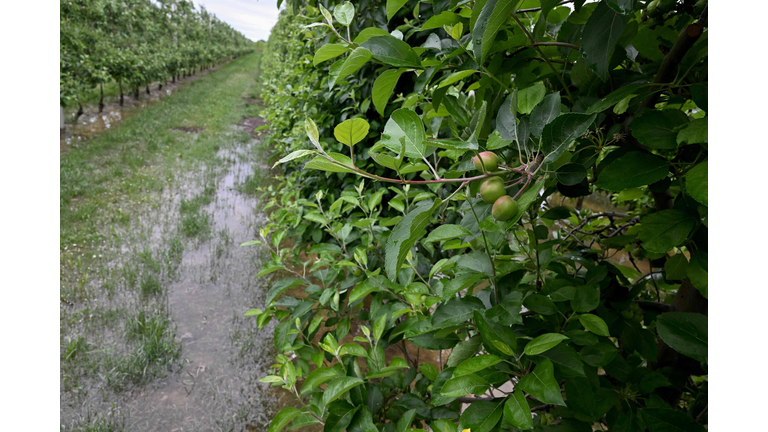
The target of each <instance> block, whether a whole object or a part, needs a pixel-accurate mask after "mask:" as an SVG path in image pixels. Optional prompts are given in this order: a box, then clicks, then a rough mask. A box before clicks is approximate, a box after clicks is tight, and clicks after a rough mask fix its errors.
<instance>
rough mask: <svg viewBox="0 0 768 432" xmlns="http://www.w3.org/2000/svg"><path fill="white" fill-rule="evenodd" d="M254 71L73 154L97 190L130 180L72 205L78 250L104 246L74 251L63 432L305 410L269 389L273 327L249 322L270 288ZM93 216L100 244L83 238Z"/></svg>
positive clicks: (258, 419)
mask: <svg viewBox="0 0 768 432" xmlns="http://www.w3.org/2000/svg"><path fill="white" fill-rule="evenodd" d="M256 60H257V59H256V58H244V59H238V60H236V61H234V62H233V64H232V65H228V66H224V67H223V68H222V71H221V72H217V73H216V74H214V75H212V76H210V77H204V78H203V79H201V80H199V83H200V84H199V85H198V84H195V85H193V86H189V87H188V88H183V89H181V90H180V91H179V92H178V94H174V95H173V96H171V97H169V98H168V99H167V100H163V101H160V102H159V103H157V104H155V105H154V106H151V107H148V108H147V109H146V110H144V111H141V112H138V113H137V114H136V116H135V117H134V118H132V119H130V120H129V121H128V122H126V123H125V124H121V125H119V126H118V127H114V128H112V130H109V131H105V132H104V133H103V135H99V137H97V138H95V139H94V140H93V141H89V142H88V144H87V145H88V146H91V148H94V149H95V148H96V147H97V146H99V147H100V148H103V150H98V151H99V152H97V151H96V150H92V153H85V152H86V151H88V147H84V148H73V149H72V152H68V154H67V155H64V156H62V161H63V162H62V166H63V167H65V168H66V169H67V170H69V171H71V172H75V171H74V169H73V168H72V166H73V163H72V162H71V161H72V159H73V158H90V159H89V163H88V164H82V165H74V166H75V167H76V168H78V169H80V170H85V169H88V170H93V169H95V170H97V171H94V172H92V173H90V174H87V177H90V178H94V177H95V176H98V175H100V173H101V172H104V171H98V170H109V169H111V167H112V166H115V167H118V168H119V169H120V170H121V171H120V172H119V173H115V174H114V176H113V177H109V178H106V179H105V180H103V181H102V182H101V183H96V184H97V185H98V189H97V188H95V187H93V189H95V191H94V192H90V193H83V192H81V193H79V195H76V196H75V197H74V198H71V199H69V201H64V198H62V200H63V202H64V204H63V205H64V206H66V207H65V208H66V209H70V208H71V209H72V210H71V213H70V215H68V218H66V219H64V218H62V219H61V221H62V222H61V223H62V227H63V228H65V229H66V230H68V231H69V236H70V237H71V238H73V239H75V238H95V239H97V240H94V241H89V242H88V243H87V244H85V242H81V241H80V240H78V241H77V242H74V241H73V240H71V241H68V242H67V241H64V240H62V246H61V251H60V260H61V282H60V297H61V306H60V323H61V324H60V333H61V347H60V352H61V360H60V365H61V367H60V411H59V414H60V423H61V431H139V432H144V431H148V432H149V431H265V430H267V425H268V422H269V419H271V418H272V417H273V416H274V415H275V414H276V413H277V411H279V410H280V409H282V408H284V407H286V406H289V405H292V404H294V403H295V402H294V399H293V397H292V396H290V395H287V394H286V393H285V392H284V391H283V390H282V389H281V388H279V387H270V386H269V385H268V384H264V383H260V382H258V379H259V378H260V377H263V376H265V375H267V374H268V373H267V368H268V367H269V366H270V365H271V364H272V363H273V361H274V356H275V354H276V353H275V351H274V344H273V340H272V339H273V333H274V323H272V324H270V325H267V327H265V328H264V329H262V330H258V328H257V325H256V320H255V318H251V317H245V316H244V315H243V314H244V313H245V311H247V310H248V309H251V308H263V304H264V299H265V295H266V291H267V290H266V286H265V285H266V284H267V283H268V281H266V280H264V279H263V278H262V279H259V280H256V279H255V275H256V274H257V273H258V271H259V270H260V269H261V262H262V261H263V260H264V259H265V258H266V257H267V256H266V255H264V254H265V253H268V251H267V252H265V251H263V250H262V249H261V248H260V247H258V246H246V247H240V244H242V243H243V242H246V241H249V240H253V239H254V238H256V237H257V236H258V230H259V228H261V227H262V226H263V224H264V223H265V222H266V217H265V216H264V214H263V212H262V211H261V209H262V204H261V202H260V200H259V199H258V196H257V194H255V193H254V191H255V189H256V187H255V185H256V186H261V185H263V184H264V183H265V181H267V179H268V177H269V168H268V167H267V166H265V165H263V161H265V160H266V159H267V156H266V152H267V151H266V150H265V149H264V148H263V147H262V143H261V141H260V140H259V139H258V138H257V136H256V135H255V134H253V129H254V125H256V124H257V123H258V122H259V121H260V119H258V118H257V117H254V115H256V114H257V113H258V109H259V108H258V106H257V105H255V103H256V101H255V100H253V99H251V97H252V96H253V95H254V94H255V92H254V85H255V82H256V79H257V76H256V74H255V73H254V72H255V71H256V70H257V62H256ZM211 107H214V108H211ZM206 110H208V111H206ZM195 115H197V116H198V117H197V118H196V117H195ZM146 125H151V126H150V127H152V128H154V130H148V129H147V127H146ZM186 126H189V129H188V130H187V129H184V130H179V129H180V127H186ZM193 128H194V129H193ZM141 134H143V135H141ZM147 139H158V140H161V142H160V144H157V148H158V150H157V153H155V154H153V153H151V151H152V150H142V151H143V152H144V153H142V154H140V155H136V154H135V153H136V151H135V147H130V146H127V145H126V144H124V143H126V142H129V143H130V142H132V141H131V140H134V142H140V141H142V140H147ZM149 144H151V141H150V142H149V143H148V145H147V147H149ZM164 146H165V147H164ZM147 147H143V148H147ZM164 149H167V150H164ZM89 155H95V156H89ZM125 155H130V156H131V157H134V158H136V159H137V163H136V164H135V167H129V166H125V165H121V163H122V162H123V161H126V160H128V161H132V160H131V159H126V158H127V156H125ZM184 155H186V157H182V156H184ZM139 156H141V157H142V158H143V160H142V161H140V162H138V157H139ZM155 157H158V159H155ZM113 161H114V162H113ZM80 167H82V168H80ZM129 170H131V171H129ZM70 178H71V177H62V187H63V188H64V185H65V184H66V183H65V181H66V182H69V181H70V180H69V179H70ZM78 178H79V177H78ZM85 186H89V184H87V183H85V184H84V186H83V188H84V187H85ZM67 187H69V185H67ZM89 187H91V186H89ZM62 196H63V195H62ZM80 215H82V220H93V221H94V223H93V224H92V225H93V226H95V227H96V229H97V230H98V231H99V232H98V234H93V235H91V234H89V236H88V237H85V236H84V235H82V234H81V233H80V231H77V230H80V228H78V227H79V225H73V224H74V223H76V222H77V223H80V222H79V221H80V220H81V219H80ZM75 216H77V217H75ZM88 226H91V225H88ZM86 233H90V231H87V232H86ZM96 235H98V237H97V236H96ZM78 236H80V237H78ZM70 237H66V238H70ZM63 238H64V237H63Z"/></svg>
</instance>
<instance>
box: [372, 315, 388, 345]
mask: <svg viewBox="0 0 768 432" xmlns="http://www.w3.org/2000/svg"><path fill="white" fill-rule="evenodd" d="M386 326H387V314H383V315H381V316H380V317H378V318H376V322H374V323H373V340H375V341H379V340H381V335H383V334H384V330H385V328H386Z"/></svg>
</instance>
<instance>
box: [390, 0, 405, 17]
mask: <svg viewBox="0 0 768 432" xmlns="http://www.w3.org/2000/svg"><path fill="white" fill-rule="evenodd" d="M406 3H408V0H387V21H389V20H391V19H392V17H393V16H395V14H396V13H397V11H399V10H400V8H402V7H403V6H405V4H406Z"/></svg>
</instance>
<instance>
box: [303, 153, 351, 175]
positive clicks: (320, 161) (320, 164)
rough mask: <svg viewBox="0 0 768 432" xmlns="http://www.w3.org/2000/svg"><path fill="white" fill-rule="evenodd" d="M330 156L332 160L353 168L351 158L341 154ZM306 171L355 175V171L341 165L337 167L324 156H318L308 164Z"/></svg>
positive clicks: (305, 167) (305, 166)
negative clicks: (314, 170)
mask: <svg viewBox="0 0 768 432" xmlns="http://www.w3.org/2000/svg"><path fill="white" fill-rule="evenodd" d="M328 156H330V157H331V159H333V160H335V161H338V162H341V163H343V164H345V165H348V166H351V165H352V159H350V158H349V156H346V155H342V154H339V153H331V154H329V155H328ZM304 169H316V170H320V171H330V172H342V173H353V172H354V171H353V170H351V169H349V168H345V167H343V166H341V165H337V164H335V163H333V162H331V161H329V160H328V159H326V158H325V157H323V156H318V157H316V158H314V159H312V160H311V161H309V162H307V163H306V164H305V165H304Z"/></svg>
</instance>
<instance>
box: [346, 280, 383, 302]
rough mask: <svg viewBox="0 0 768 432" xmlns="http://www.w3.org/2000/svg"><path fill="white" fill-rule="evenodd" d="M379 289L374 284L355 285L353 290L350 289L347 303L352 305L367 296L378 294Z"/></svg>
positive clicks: (366, 282)
mask: <svg viewBox="0 0 768 432" xmlns="http://www.w3.org/2000/svg"><path fill="white" fill-rule="evenodd" d="M379 291H381V289H379V287H378V286H376V284H373V283H371V282H369V281H365V282H363V283H361V284H357V285H356V286H355V287H354V288H352V291H351V292H350V293H349V303H350V304H352V303H354V302H356V301H358V300H360V299H363V298H365V297H366V296H368V294H371V293H374V292H379Z"/></svg>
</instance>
